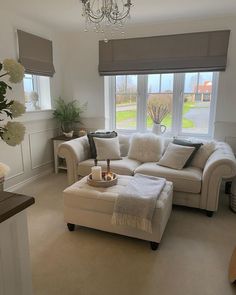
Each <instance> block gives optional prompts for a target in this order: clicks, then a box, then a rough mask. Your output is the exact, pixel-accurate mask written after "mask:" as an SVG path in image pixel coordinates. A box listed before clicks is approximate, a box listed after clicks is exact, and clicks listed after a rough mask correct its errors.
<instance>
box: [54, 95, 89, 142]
mask: <svg viewBox="0 0 236 295" xmlns="http://www.w3.org/2000/svg"><path fill="white" fill-rule="evenodd" d="M83 111H84V110H83V107H81V106H79V103H78V101H76V100H73V101H70V102H68V103H66V102H65V101H64V100H63V99H62V98H61V97H59V98H58V99H57V100H56V109H55V111H54V112H53V115H54V117H55V118H56V119H57V120H58V121H59V122H60V125H61V130H62V132H63V134H64V135H65V136H67V137H72V136H73V133H74V127H75V126H74V125H75V123H81V114H82V113H83Z"/></svg>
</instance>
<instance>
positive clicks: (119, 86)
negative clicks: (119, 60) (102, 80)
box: [116, 76, 126, 93]
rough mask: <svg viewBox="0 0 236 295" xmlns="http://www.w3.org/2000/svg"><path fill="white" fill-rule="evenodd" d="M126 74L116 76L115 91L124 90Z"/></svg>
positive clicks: (122, 91) (120, 91) (121, 91)
mask: <svg viewBox="0 0 236 295" xmlns="http://www.w3.org/2000/svg"><path fill="white" fill-rule="evenodd" d="M125 80H126V76H116V93H124V92H125Z"/></svg>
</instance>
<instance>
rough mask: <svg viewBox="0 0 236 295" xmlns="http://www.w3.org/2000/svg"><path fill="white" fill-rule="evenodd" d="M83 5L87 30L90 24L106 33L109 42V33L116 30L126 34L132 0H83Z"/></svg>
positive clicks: (98, 31)
mask: <svg viewBox="0 0 236 295" xmlns="http://www.w3.org/2000/svg"><path fill="white" fill-rule="evenodd" d="M81 2H82V5H83V8H82V9H83V12H82V16H84V17H85V31H86V32H87V31H88V28H89V27H90V26H92V27H93V29H94V31H95V32H97V33H102V34H104V41H105V42H107V41H108V39H107V35H108V34H111V35H112V34H113V33H114V32H115V31H121V33H123V34H124V30H123V28H124V24H125V22H126V21H127V20H128V19H130V8H131V6H132V3H131V0H126V2H125V0H81Z"/></svg>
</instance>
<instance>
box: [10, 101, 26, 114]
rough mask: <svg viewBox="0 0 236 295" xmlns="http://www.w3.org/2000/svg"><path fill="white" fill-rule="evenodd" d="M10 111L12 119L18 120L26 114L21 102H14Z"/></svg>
mask: <svg viewBox="0 0 236 295" xmlns="http://www.w3.org/2000/svg"><path fill="white" fill-rule="evenodd" d="M9 110H10V112H11V113H12V117H13V118H16V117H19V116H21V115H22V114H24V113H25V106H24V105H23V104H22V103H20V102H19V101H16V100H14V101H13V104H12V105H11V106H10V108H9Z"/></svg>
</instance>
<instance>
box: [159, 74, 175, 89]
mask: <svg viewBox="0 0 236 295" xmlns="http://www.w3.org/2000/svg"><path fill="white" fill-rule="evenodd" d="M173 82H174V74H162V75H161V92H162V93H163V92H173Z"/></svg>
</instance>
